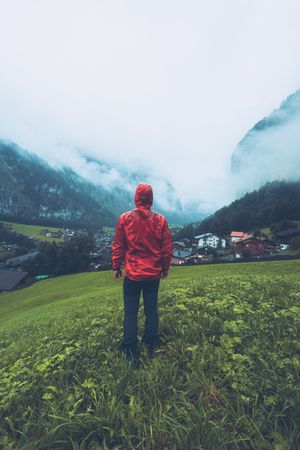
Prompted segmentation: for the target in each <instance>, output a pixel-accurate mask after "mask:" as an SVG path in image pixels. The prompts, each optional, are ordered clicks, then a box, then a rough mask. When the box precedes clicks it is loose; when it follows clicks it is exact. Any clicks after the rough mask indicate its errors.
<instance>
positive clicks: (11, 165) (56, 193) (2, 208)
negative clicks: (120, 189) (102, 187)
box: [0, 142, 115, 226]
mask: <svg viewBox="0 0 300 450" xmlns="http://www.w3.org/2000/svg"><path fill="white" fill-rule="evenodd" d="M0 179H1V182H0V214H1V217H2V218H4V217H5V218H12V219H18V220H23V221H29V222H31V223H42V222H45V223H47V224H62V223H64V224H70V225H71V224H72V225H73V226H79V225H86V224H89V223H94V222H97V223H98V224H99V225H103V224H113V223H114V220H115V216H114V214H113V213H112V212H111V211H110V210H109V209H108V208H107V205H108V204H109V202H110V200H111V198H110V196H109V195H107V196H105V194H104V193H102V197H101V196H100V192H99V190H96V188H95V187H94V186H93V185H92V184H91V183H88V182H86V181H85V180H83V179H82V178H80V177H79V176H78V175H76V174H75V173H74V172H73V171H71V170H68V169H62V170H54V169H52V168H51V167H50V166H49V165H47V163H46V162H45V161H43V160H41V159H40V158H38V157H37V156H35V155H33V154H30V153H28V152H26V151H24V150H21V149H20V148H19V147H17V146H16V145H14V144H10V143H4V142H0Z"/></svg>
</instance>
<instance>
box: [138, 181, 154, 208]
mask: <svg viewBox="0 0 300 450" xmlns="http://www.w3.org/2000/svg"><path fill="white" fill-rule="evenodd" d="M134 203H135V206H136V207H137V208H138V209H150V208H151V206H152V205H153V190H152V186H150V184H147V183H141V184H139V185H138V186H137V188H136V190H135V195H134Z"/></svg>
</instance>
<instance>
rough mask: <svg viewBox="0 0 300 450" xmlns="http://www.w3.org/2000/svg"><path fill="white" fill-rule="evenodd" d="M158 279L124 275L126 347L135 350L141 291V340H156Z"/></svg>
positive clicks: (124, 343)
mask: <svg viewBox="0 0 300 450" xmlns="http://www.w3.org/2000/svg"><path fill="white" fill-rule="evenodd" d="M159 282H160V279H157V280H143V281H133V280H130V279H129V278H127V277H124V283H123V297H124V339H123V346H124V348H125V349H126V348H127V349H131V350H133V351H136V345H137V316H138V311H139V306H140V296H141V292H142V291H143V300H144V312H145V316H146V320H145V330H144V336H143V341H144V342H145V343H146V344H152V343H155V342H156V341H157V340H158V308H157V300H158V289H159Z"/></svg>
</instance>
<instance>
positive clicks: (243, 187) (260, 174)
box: [231, 90, 300, 196]
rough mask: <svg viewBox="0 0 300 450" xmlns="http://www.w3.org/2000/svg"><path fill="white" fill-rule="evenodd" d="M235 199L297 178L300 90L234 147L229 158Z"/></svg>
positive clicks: (299, 173)
mask: <svg viewBox="0 0 300 450" xmlns="http://www.w3.org/2000/svg"><path fill="white" fill-rule="evenodd" d="M231 172H232V183H233V187H234V190H235V192H236V194H237V196H241V195H243V194H245V193H246V192H250V191H253V190H254V189H257V188H259V187H261V186H262V185H264V184H265V183H267V182H271V181H274V180H285V181H297V180H299V179H300V90H298V91H296V92H295V93H294V94H292V95H290V96H289V97H288V98H287V99H286V100H285V101H284V102H283V103H282V104H281V105H280V107H279V108H278V109H276V110H275V111H273V112H272V113H271V114H270V115H269V116H267V117H265V118H263V119H262V120H260V121H259V122H258V123H256V125H255V126H254V127H253V128H252V129H251V130H250V131H249V132H248V133H247V134H246V135H245V137H244V138H243V139H242V140H241V141H240V142H239V144H238V146H237V147H236V149H235V151H234V153H233V155H232V159H231Z"/></svg>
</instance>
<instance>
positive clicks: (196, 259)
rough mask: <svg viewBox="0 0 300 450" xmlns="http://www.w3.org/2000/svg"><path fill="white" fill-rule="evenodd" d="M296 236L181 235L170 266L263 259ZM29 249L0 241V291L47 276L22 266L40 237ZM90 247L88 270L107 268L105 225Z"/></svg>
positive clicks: (299, 231) (61, 236)
mask: <svg viewBox="0 0 300 450" xmlns="http://www.w3.org/2000/svg"><path fill="white" fill-rule="evenodd" d="M40 234H41V236H44V237H47V238H48V239H53V240H55V239H56V240H58V245H61V243H62V242H67V241H68V240H70V239H72V238H75V237H77V236H80V235H87V234H88V232H87V231H86V230H75V229H71V228H66V229H64V230H60V231H56V232H53V231H49V230H48V229H43V230H41V231H40ZM299 237H300V228H290V229H286V230H284V231H280V232H277V233H275V234H274V236H273V239H272V240H271V239H269V238H268V237H267V236H266V235H264V234H262V233H255V234H250V233H247V232H245V231H232V232H231V233H230V234H229V235H228V236H225V237H223V236H218V235H216V234H214V233H204V234H200V235H196V236H194V238H193V239H187V238H183V239H181V240H173V248H174V251H173V258H172V261H171V264H172V265H173V266H182V265H195V264H211V263H222V262H223V263H224V262H243V261H252V260H260V259H261V260H262V259H264V260H266V259H276V258H278V257H283V256H284V255H285V254H286V252H287V251H288V249H289V246H290V242H291V240H292V239H294V238H299ZM27 238H28V239H30V240H31V242H32V244H33V245H32V248H31V250H30V251H27V252H26V253H24V254H19V252H18V250H20V249H19V248H18V245H17V244H12V243H8V242H5V241H2V242H0V292H7V291H11V290H14V289H19V288H22V287H26V286H28V285H30V284H32V283H33V282H36V281H38V280H40V279H44V278H48V277H49V276H48V274H44V273H41V274H37V275H35V276H32V274H29V273H28V272H27V271H26V269H24V266H26V263H27V262H28V261H29V260H32V259H34V258H35V257H36V256H37V255H38V254H39V245H40V243H41V242H42V239H39V238H38V237H36V236H35V237H33V236H28V237H27ZM93 239H94V244H95V245H94V248H93V250H92V251H90V253H89V271H101V270H108V269H110V268H111V258H112V243H113V239H114V230H113V229H112V228H105V227H103V229H101V230H99V231H97V232H96V233H94V235H93Z"/></svg>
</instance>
